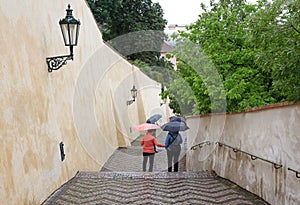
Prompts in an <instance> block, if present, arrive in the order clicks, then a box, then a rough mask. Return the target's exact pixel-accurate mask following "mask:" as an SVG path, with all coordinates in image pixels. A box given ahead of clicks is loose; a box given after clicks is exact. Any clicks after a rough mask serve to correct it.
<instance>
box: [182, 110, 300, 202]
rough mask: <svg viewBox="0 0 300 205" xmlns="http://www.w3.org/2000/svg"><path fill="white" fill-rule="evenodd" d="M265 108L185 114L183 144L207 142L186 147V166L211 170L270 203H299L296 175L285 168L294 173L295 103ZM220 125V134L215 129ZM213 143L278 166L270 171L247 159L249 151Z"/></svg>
mask: <svg viewBox="0 0 300 205" xmlns="http://www.w3.org/2000/svg"><path fill="white" fill-rule="evenodd" d="M269 107H270V108H266V109H257V110H256V111H253V112H243V113H236V114H227V115H225V114H219V115H218V114H217V115H207V116H194V117H189V118H188V119H187V122H188V125H189V126H190V128H191V129H190V131H189V132H188V148H191V147H192V146H194V145H197V144H199V143H201V142H204V141H210V142H211V144H210V145H204V146H203V147H202V148H199V147H196V149H195V150H189V151H188V153H187V158H188V159H187V167H188V169H189V170H194V171H195V170H214V171H215V172H216V173H217V174H218V175H220V176H221V177H224V178H226V179H229V180H231V181H233V182H235V183H237V184H238V185H240V186H241V187H243V188H245V189H247V190H249V191H251V192H253V193H255V194H257V195H258V196H260V197H262V198H264V199H265V200H266V201H268V202H269V203H270V204H274V205H276V204H278V205H282V204H286V205H292V204H295V205H296V204H299V203H300V192H299V190H300V179H299V178H296V173H295V172H291V171H289V170H288V168H292V169H294V170H297V171H300V149H299V147H300V135H299V133H300V126H299V124H300V106H299V105H289V106H281V105H279V106H278V107H276V105H275V106H274V105H273V106H269ZM271 108H272V109H271ZM222 127H223V129H222V131H221V132H216V129H218V128H220V129H221V128H222ZM215 128H216V129H215ZM216 142H222V143H224V144H227V145H230V146H232V147H234V148H238V149H240V150H242V151H245V152H248V153H250V154H252V155H255V156H258V157H261V158H264V159H266V160H269V161H272V162H275V163H277V164H281V165H283V167H282V168H280V169H275V168H274V166H273V165H272V164H270V163H267V162H265V161H262V160H260V159H256V160H251V157H250V156H249V155H246V154H244V153H241V152H234V151H233V149H231V148H228V147H224V146H221V147H220V146H218V145H216V144H215V143H216Z"/></svg>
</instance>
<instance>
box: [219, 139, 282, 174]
mask: <svg viewBox="0 0 300 205" xmlns="http://www.w3.org/2000/svg"><path fill="white" fill-rule="evenodd" d="M216 144H218V145H219V146H225V147H229V148H231V149H232V150H233V151H234V152H241V153H244V154H247V155H249V156H250V157H251V159H252V160H256V159H260V160H262V161H265V162H268V163H271V164H273V166H274V168H275V169H280V168H282V167H283V166H282V165H281V164H278V163H275V162H272V161H270V160H267V159H264V158H261V157H258V156H255V155H254V154H250V153H248V152H245V151H243V150H241V149H238V148H235V147H232V146H230V145H227V144H224V143H221V142H216Z"/></svg>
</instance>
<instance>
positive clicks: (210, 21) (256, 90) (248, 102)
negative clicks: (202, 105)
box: [181, 0, 275, 111]
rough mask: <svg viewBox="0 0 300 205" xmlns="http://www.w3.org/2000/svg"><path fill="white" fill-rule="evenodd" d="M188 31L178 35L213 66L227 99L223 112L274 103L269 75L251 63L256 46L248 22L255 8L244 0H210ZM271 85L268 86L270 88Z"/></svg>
mask: <svg viewBox="0 0 300 205" xmlns="http://www.w3.org/2000/svg"><path fill="white" fill-rule="evenodd" d="M211 7H212V8H211V10H208V9H206V8H205V6H204V5H202V9H203V13H202V14H201V15H199V19H198V20H197V21H196V23H195V24H193V25H191V26H189V27H188V32H184V33H182V34H181V35H182V36H183V37H185V38H188V39H189V40H191V41H193V42H194V43H197V44H199V45H200V46H201V48H202V49H203V51H204V52H205V54H207V55H208V57H209V58H210V59H211V61H212V63H213V64H214V65H215V67H216V69H217V71H218V73H219V75H220V77H221V79H222V80H223V85H224V89H225V91H226V98H227V111H241V110H244V109H248V108H251V107H255V106H260V105H265V104H269V103H273V102H275V99H274V96H273V95H272V93H271V92H269V91H270V89H271V88H270V87H268V86H270V85H269V84H268V82H270V80H271V78H272V76H270V75H268V71H266V70H264V69H262V68H261V67H260V66H258V65H257V64H256V63H255V57H256V53H257V50H258V49H259V48H258V46H257V45H255V44H253V43H252V42H251V41H250V32H249V29H250V27H249V22H250V20H252V17H253V15H255V14H256V13H257V11H258V9H259V8H258V7H257V6H255V5H252V4H248V3H247V2H246V1H245V0H220V1H218V2H217V1H214V0H212V1H211ZM271 86H272V85H271Z"/></svg>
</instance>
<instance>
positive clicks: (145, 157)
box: [143, 152, 154, 172]
mask: <svg viewBox="0 0 300 205" xmlns="http://www.w3.org/2000/svg"><path fill="white" fill-rule="evenodd" d="M148 158H149V172H152V171H153V163H154V153H146V152H143V172H145V171H146V166H147V162H148Z"/></svg>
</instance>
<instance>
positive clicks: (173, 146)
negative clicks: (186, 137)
mask: <svg viewBox="0 0 300 205" xmlns="http://www.w3.org/2000/svg"><path fill="white" fill-rule="evenodd" d="M181 144H182V137H181V135H180V134H179V132H169V133H168V135H167V138H166V141H165V148H166V150H167V157H168V172H172V168H174V172H178V167H179V165H178V162H179V155H180V152H181Z"/></svg>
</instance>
